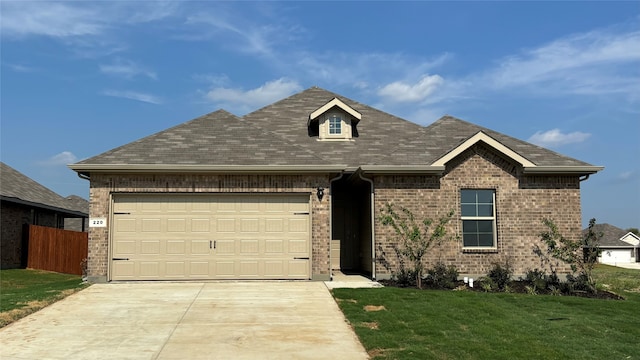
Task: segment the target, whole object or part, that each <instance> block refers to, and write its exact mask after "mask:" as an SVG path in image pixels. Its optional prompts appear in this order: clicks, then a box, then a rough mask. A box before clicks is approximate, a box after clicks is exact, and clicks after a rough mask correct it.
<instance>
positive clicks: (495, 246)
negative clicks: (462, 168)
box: [458, 188, 498, 250]
mask: <svg viewBox="0 0 640 360" xmlns="http://www.w3.org/2000/svg"><path fill="white" fill-rule="evenodd" d="M462 190H491V191H493V194H492V201H493V209H492V212H493V215H492V216H462V198H460V201H459V205H460V206H461V208H460V212H461V213H460V220H462V221H463V224H462V226H463V228H464V221H465V220H491V227H492V230H493V246H464V230H463V235H462V236H463V239H462V249H463V250H497V249H498V231H497V230H498V229H497V225H496V224H497V221H496V207H497V206H496V189H471V188H462V189H460V191H458V193H459V194H460V193H461V191H462Z"/></svg>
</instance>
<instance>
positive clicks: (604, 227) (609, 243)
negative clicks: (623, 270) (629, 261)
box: [582, 224, 634, 248]
mask: <svg viewBox="0 0 640 360" xmlns="http://www.w3.org/2000/svg"><path fill="white" fill-rule="evenodd" d="M587 231H588V228H587V229H584V230H582V234H583V236H584V235H585V234H586V233H587ZM593 231H594V232H595V233H596V235H598V236H599V235H600V234H602V237H601V238H600V247H606V248H609V247H620V248H633V247H634V246H633V245H632V244H629V243H627V242H624V241H622V240H620V239H621V238H622V237H623V236H625V235H626V234H627V231H625V230H622V229H620V228H619V227H616V226H613V225H610V224H595V225H594V226H593Z"/></svg>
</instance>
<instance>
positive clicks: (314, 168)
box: [68, 164, 347, 174]
mask: <svg viewBox="0 0 640 360" xmlns="http://www.w3.org/2000/svg"><path fill="white" fill-rule="evenodd" d="M68 166H69V168H70V169H71V170H74V171H76V172H78V173H85V174H86V173H92V172H96V173H151V172H162V173H187V172H191V173H194V172H206V173H227V174H228V173H234V174H249V173H253V174H255V173H263V174H264V173H272V174H275V173H293V174H295V173H307V174H308V173H324V172H335V171H343V170H344V169H345V168H346V167H347V165H249V166H244V165H185V164H71V165H68Z"/></svg>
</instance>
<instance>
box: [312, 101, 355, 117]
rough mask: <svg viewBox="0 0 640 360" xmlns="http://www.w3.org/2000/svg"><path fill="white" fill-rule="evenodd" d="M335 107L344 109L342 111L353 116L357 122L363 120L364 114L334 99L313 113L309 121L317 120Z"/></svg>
mask: <svg viewBox="0 0 640 360" xmlns="http://www.w3.org/2000/svg"><path fill="white" fill-rule="evenodd" d="M334 107H337V108H339V109H342V111H344V112H346V113H347V114H349V115H351V116H353V118H354V119H356V120H361V119H362V114H360V113H359V112H357V111H356V110H354V109H353V108H352V107H351V106H349V105H347V104H345V103H343V102H342V101H341V100H340V99H338V98H333V99H331V100H330V101H329V102H328V103H326V104H324V105H322V106H321V107H319V108H318V109H317V110H316V111H314V112H312V113H311V114H310V115H309V121H311V120H314V119H316V118H317V117H318V116H320V115H322V114H324V113H326V112H327V111H329V110H331V109H333V108H334Z"/></svg>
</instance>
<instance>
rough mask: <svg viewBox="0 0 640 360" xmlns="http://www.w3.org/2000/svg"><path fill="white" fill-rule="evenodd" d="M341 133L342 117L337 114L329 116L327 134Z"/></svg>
mask: <svg viewBox="0 0 640 360" xmlns="http://www.w3.org/2000/svg"><path fill="white" fill-rule="evenodd" d="M340 134H342V118H341V117H340V116H338V115H331V117H329V135H340Z"/></svg>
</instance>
